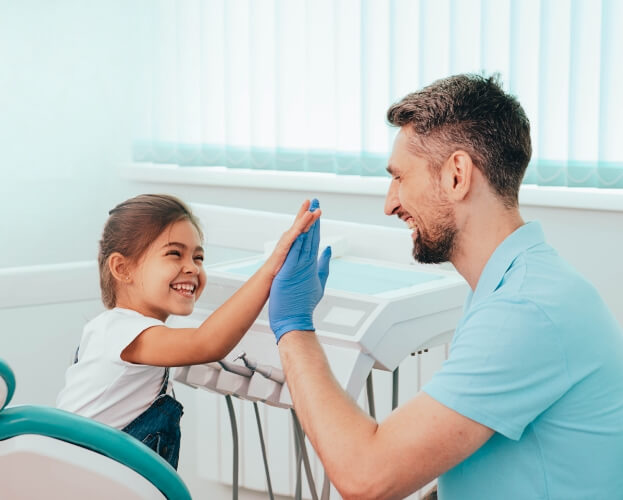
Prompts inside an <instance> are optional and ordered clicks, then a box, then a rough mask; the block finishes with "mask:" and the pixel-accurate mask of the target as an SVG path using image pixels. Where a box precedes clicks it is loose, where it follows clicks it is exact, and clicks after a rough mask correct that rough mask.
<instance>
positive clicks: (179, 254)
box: [166, 250, 182, 257]
mask: <svg viewBox="0 0 623 500" xmlns="http://www.w3.org/2000/svg"><path fill="white" fill-rule="evenodd" d="M166 255H175V256H176V257H180V256H181V255H182V254H181V253H180V252H179V250H169V251H168V252H167V253H166Z"/></svg>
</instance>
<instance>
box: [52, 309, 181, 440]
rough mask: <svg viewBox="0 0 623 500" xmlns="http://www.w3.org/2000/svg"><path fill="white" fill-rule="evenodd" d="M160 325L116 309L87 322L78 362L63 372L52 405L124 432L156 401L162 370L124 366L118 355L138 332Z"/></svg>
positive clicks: (150, 319) (161, 381)
mask: <svg viewBox="0 0 623 500" xmlns="http://www.w3.org/2000/svg"><path fill="white" fill-rule="evenodd" d="M163 324H164V323H163V322H162V321H160V320H157V319H155V318H148V317H147V316H143V315H142V314H140V313H138V312H136V311H132V310H129V309H121V308H119V307H115V308H114V309H111V310H108V311H105V312H103V313H102V314H100V315H99V316H97V317H96V318H94V319H92V320H91V321H89V323H87V324H86V326H85V327H84V331H83V333H82V339H81V341H80V350H79V353H78V362H77V363H75V364H73V365H72V366H70V367H69V368H68V369H67V372H66V373H65V387H64V388H63V389H62V390H61V392H60V393H59V395H58V398H57V400H56V406H57V407H58V408H60V409H62V410H66V411H70V412H73V413H77V414H79V415H82V416H84V417H88V418H92V419H94V420H97V421H99V422H102V423H104V424H108V425H110V426H112V427H116V428H117V429H123V428H124V427H125V426H126V425H128V424H129V423H130V422H132V421H133V420H134V419H135V418H136V417H138V416H139V415H140V414H141V413H143V412H144V411H145V410H146V409H147V408H148V407H149V406H150V405H151V403H152V402H153V401H154V399H155V398H156V397H157V395H158V393H159V392H160V388H161V387H162V383H163V381H164V380H163V377H164V373H165V369H164V368H163V367H161V366H150V365H138V364H134V363H128V362H126V361H123V360H122V359H121V352H122V351H123V350H124V349H125V348H126V347H127V346H128V345H130V344H131V343H132V341H133V340H134V339H135V338H136V337H137V336H138V335H139V334H140V333H141V332H143V331H144V330H146V329H147V328H149V327H151V326H155V325H163ZM169 385H170V384H169Z"/></svg>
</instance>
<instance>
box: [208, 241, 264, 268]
mask: <svg viewBox="0 0 623 500" xmlns="http://www.w3.org/2000/svg"><path fill="white" fill-rule="evenodd" d="M259 254H260V252H252V251H250V250H242V249H240V248H230V247H222V246H218V245H208V246H207V247H206V251H205V262H204V263H205V265H206V266H210V265H212V264H221V263H223V262H228V261H230V260H238V259H248V258H249V257H254V256H256V255H259Z"/></svg>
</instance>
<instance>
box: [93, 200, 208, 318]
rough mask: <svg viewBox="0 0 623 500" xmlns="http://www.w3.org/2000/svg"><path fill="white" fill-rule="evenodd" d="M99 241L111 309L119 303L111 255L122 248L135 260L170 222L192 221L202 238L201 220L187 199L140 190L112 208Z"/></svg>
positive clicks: (104, 287)
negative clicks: (139, 193) (187, 203)
mask: <svg viewBox="0 0 623 500" xmlns="http://www.w3.org/2000/svg"><path fill="white" fill-rule="evenodd" d="M108 215H109V217H108V220H107V221H106V224H105V225H104V231H103V233H102V239H101V240H100V242H99V254H98V259H97V260H98V264H99V272H100V287H101V289H102V302H103V303H104V305H105V306H106V307H107V308H108V309H112V308H113V307H115V305H116V301H117V297H116V289H115V278H114V277H113V275H112V273H111V272H110V268H109V267H108V259H109V257H110V256H111V254H113V253H114V252H119V253H120V254H121V255H123V256H124V257H126V258H128V259H130V261H132V262H137V261H138V259H139V258H140V257H141V256H142V255H143V253H144V252H145V251H146V250H147V248H148V247H149V245H151V243H152V242H153V241H154V240H155V239H156V238H158V236H160V234H161V233H162V232H163V231H164V230H165V229H166V228H167V227H169V226H170V225H171V224H174V223H175V222H178V221H181V220H188V221H190V222H191V223H192V224H193V226H195V228H196V229H197V231H198V232H199V237H200V238H201V240H203V232H202V231H201V227H200V225H199V220H198V219H197V217H195V215H193V213H192V212H191V210H190V208H188V207H187V206H186V205H185V204H184V202H182V201H181V200H179V199H177V198H176V197H175V196H170V195H166V194H141V195H139V196H136V197H134V198H130V199H129V200H126V201H124V202H123V203H120V204H119V205H117V206H116V207H115V208H113V209H112V210H111V211H110V212H108Z"/></svg>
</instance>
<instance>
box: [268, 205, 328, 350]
mask: <svg viewBox="0 0 623 500" xmlns="http://www.w3.org/2000/svg"><path fill="white" fill-rule="evenodd" d="M318 206H319V204H318V200H316V199H314V200H312V203H311V206H310V208H309V209H310V211H312V212H313V211H314V210H315V209H316V208H318ZM319 244H320V219H318V220H317V221H316V222H314V224H313V225H312V227H311V229H310V230H309V231H308V232H306V233H301V234H300V235H299V236H298V237H297V238H296V240H295V241H294V243H293V244H292V247H291V248H290V251H289V252H288V256H287V257H286V260H285V262H284V263H283V266H282V267H281V269H280V270H279V273H277V276H275V279H274V280H273V284H272V286H271V288H270V299H269V301H268V317H269V320H270V327H271V329H272V330H273V332H274V334H275V338H276V339H277V343H278V342H279V340H280V339H281V337H282V336H283V335H284V334H286V333H288V332H291V331H292V330H314V324H313V321H312V316H313V313H314V309H315V308H316V305H317V304H318V302H320V299H321V298H322V295H323V294H324V287H325V284H326V282H327V278H328V276H329V261H330V259H331V247H327V248H325V249H324V251H323V252H322V255H321V256H320V259H318V245H319Z"/></svg>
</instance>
